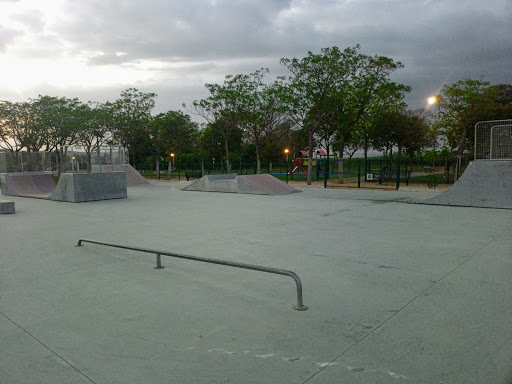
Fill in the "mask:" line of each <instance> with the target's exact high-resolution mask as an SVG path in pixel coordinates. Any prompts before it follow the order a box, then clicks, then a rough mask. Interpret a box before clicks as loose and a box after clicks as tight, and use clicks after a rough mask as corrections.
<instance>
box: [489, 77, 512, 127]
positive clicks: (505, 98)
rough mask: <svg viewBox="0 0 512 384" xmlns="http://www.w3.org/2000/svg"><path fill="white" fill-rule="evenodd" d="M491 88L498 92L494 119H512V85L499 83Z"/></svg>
mask: <svg viewBox="0 0 512 384" xmlns="http://www.w3.org/2000/svg"><path fill="white" fill-rule="evenodd" d="M489 88H490V89H492V90H494V91H493V92H496V93H497V97H496V100H495V103H494V111H493V113H492V114H493V117H492V120H506V119H512V85H511V84H498V85H491V86H490V87H489Z"/></svg>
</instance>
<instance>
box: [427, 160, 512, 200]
mask: <svg viewBox="0 0 512 384" xmlns="http://www.w3.org/2000/svg"><path fill="white" fill-rule="evenodd" d="M420 204H434V205H454V206H462V207H482V208H506V209H512V161H511V160H477V161H472V162H471V163H470V164H469V165H468V167H467V168H466V170H465V171H464V173H463V174H462V176H461V177H460V179H459V180H457V182H456V183H455V184H454V185H453V186H452V187H451V188H450V189H449V190H447V191H446V192H444V193H441V194H440V195H438V196H436V197H433V198H431V199H428V200H425V201H422V202H421V203H420Z"/></svg>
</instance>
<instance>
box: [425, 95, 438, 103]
mask: <svg viewBox="0 0 512 384" xmlns="http://www.w3.org/2000/svg"><path fill="white" fill-rule="evenodd" d="M427 101H428V103H429V105H432V104H436V103H437V97H435V96H430V97H429V98H428V99H427Z"/></svg>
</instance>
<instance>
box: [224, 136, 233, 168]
mask: <svg viewBox="0 0 512 384" xmlns="http://www.w3.org/2000/svg"><path fill="white" fill-rule="evenodd" d="M228 144H229V141H228V137H227V135H226V136H225V137H224V147H225V148H226V173H231V163H230V162H229V145H228Z"/></svg>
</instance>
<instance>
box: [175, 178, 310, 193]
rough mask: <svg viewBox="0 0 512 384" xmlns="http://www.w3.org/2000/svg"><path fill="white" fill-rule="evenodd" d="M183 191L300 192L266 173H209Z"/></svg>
mask: <svg viewBox="0 0 512 384" xmlns="http://www.w3.org/2000/svg"><path fill="white" fill-rule="evenodd" d="M183 191H201V192H224V193H245V194H253V195H284V194H288V193H294V192H300V191H299V190H297V189H295V188H294V187H292V186H290V185H288V184H285V183H283V182H282V181H281V180H278V179H276V178H275V177H273V176H271V175H268V174H264V175H240V176H239V175H237V174H236V173H231V174H223V175H207V176H203V177H201V178H200V179H199V180H196V181H194V182H193V183H192V184H190V185H188V186H187V187H185V188H183Z"/></svg>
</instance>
